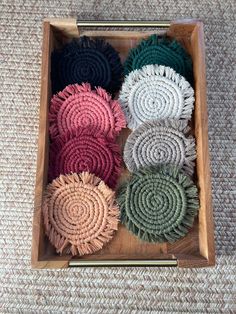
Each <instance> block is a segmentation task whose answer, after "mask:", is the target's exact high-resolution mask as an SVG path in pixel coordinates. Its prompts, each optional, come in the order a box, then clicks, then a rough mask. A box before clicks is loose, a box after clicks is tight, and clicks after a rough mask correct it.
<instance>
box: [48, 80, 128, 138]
mask: <svg viewBox="0 0 236 314" xmlns="http://www.w3.org/2000/svg"><path fill="white" fill-rule="evenodd" d="M125 126H126V122H125V116H124V114H123V111H122V109H121V107H120V104H119V102H118V101H117V100H112V98H111V96H110V95H109V94H108V93H107V92H106V91H105V90H104V89H103V88H101V87H98V88H96V90H92V89H91V86H90V84H89V83H83V84H82V85H78V84H74V85H68V86H67V87H66V88H65V89H64V90H63V91H62V92H59V93H58V94H56V95H54V96H53V98H52V99H51V104H50V112H49V131H50V135H51V138H52V139H53V138H55V137H57V136H58V135H63V134H65V133H67V132H68V131H69V132H71V131H72V130H73V129H76V128H78V127H89V128H91V129H93V131H94V132H95V133H103V134H104V135H105V136H108V137H110V138H114V137H115V136H116V135H117V134H118V133H119V132H120V130H121V129H122V128H125Z"/></svg>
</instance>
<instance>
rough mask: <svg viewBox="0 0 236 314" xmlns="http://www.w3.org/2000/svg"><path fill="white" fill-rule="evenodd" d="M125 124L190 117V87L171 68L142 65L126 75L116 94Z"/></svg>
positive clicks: (131, 126)
mask: <svg viewBox="0 0 236 314" xmlns="http://www.w3.org/2000/svg"><path fill="white" fill-rule="evenodd" d="M119 100H120V104H121V107H122V109H123V111H124V113H125V116H126V120H127V123H128V127H129V128H130V129H135V128H137V127H138V126H139V125H140V124H141V123H143V122H145V121H148V120H155V119H189V118H191V114H192V110H193V104H194V91H193V88H192V87H191V86H190V84H189V83H188V82H187V81H186V80H185V78H184V77H183V76H180V75H179V74H177V73H176V72H175V71H174V70H173V69H171V68H169V67H165V66H162V65H161V66H159V65H146V66H144V67H142V69H140V70H135V71H133V72H131V73H130V74H129V75H128V76H126V78H125V81H124V83H123V85H122V88H121V92H120V96H119Z"/></svg>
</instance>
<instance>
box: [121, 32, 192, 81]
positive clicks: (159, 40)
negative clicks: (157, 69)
mask: <svg viewBox="0 0 236 314" xmlns="http://www.w3.org/2000/svg"><path fill="white" fill-rule="evenodd" d="M148 64H159V65H165V66H169V67H171V68H173V69H174V70H175V71H176V72H177V73H179V74H181V75H182V76H184V77H185V78H186V79H187V81H189V82H190V83H191V84H192V82H193V70H192V60H191V57H190V55H189V54H188V53H187V52H186V51H185V49H184V48H183V47H182V45H181V44H180V43H179V42H177V41H176V40H173V39H170V38H168V37H160V36H157V35H151V36H150V37H148V38H147V39H144V40H142V41H141V43H140V44H139V45H138V46H137V47H135V48H133V49H131V50H130V52H129V55H128V57H127V59H126V61H125V63H124V72H125V75H127V74H129V73H130V72H131V71H133V70H136V69H141V68H142V67H143V66H144V65H148Z"/></svg>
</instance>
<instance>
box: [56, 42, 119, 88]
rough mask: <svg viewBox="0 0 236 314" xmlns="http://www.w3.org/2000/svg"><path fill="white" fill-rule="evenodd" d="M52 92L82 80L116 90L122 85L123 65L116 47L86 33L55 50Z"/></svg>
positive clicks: (94, 85) (95, 85)
mask: <svg viewBox="0 0 236 314" xmlns="http://www.w3.org/2000/svg"><path fill="white" fill-rule="evenodd" d="M51 61H52V72H51V78H52V89H53V93H56V92H58V91H60V90H63V89H64V88H65V87H66V86H67V85H69V84H74V83H78V84H81V83H83V82H88V83H90V84H91V85H92V86H93V87H97V86H101V87H103V88H105V89H106V90H107V91H109V92H110V93H115V92H116V91H117V90H119V88H120V85H121V76H122V72H123V68H122V65H121V61H120V57H119V55H118V53H117V51H116V50H115V49H114V48H113V47H112V46H111V45H110V44H109V43H106V42H105V41H103V40H101V39H94V40H93V39H90V38H88V37H86V36H83V37H81V38H79V39H78V40H75V39H74V40H73V41H72V42H70V43H69V44H67V45H65V46H64V47H63V48H62V50H61V51H54V52H53V53H52V58H51Z"/></svg>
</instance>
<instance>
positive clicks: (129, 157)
mask: <svg viewBox="0 0 236 314" xmlns="http://www.w3.org/2000/svg"><path fill="white" fill-rule="evenodd" d="M189 131H190V128H189V127H188V122H187V121H186V120H154V121H149V122H145V123H143V124H141V125H140V126H139V127H138V128H137V129H136V130H134V131H133V132H132V133H131V134H130V135H129V137H128V138H127V141H126V143H125V147H124V161H125V164H126V166H127V168H128V169H129V171H132V172H133V171H137V170H138V169H139V168H140V167H148V166H156V165H159V164H174V165H176V166H179V167H181V168H183V170H185V172H187V173H188V174H189V175H192V173H193V169H194V159H195V158H196V151H195V140H194V138H193V137H192V136H191V135H189V136H188V135H187V134H188V133H189Z"/></svg>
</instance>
